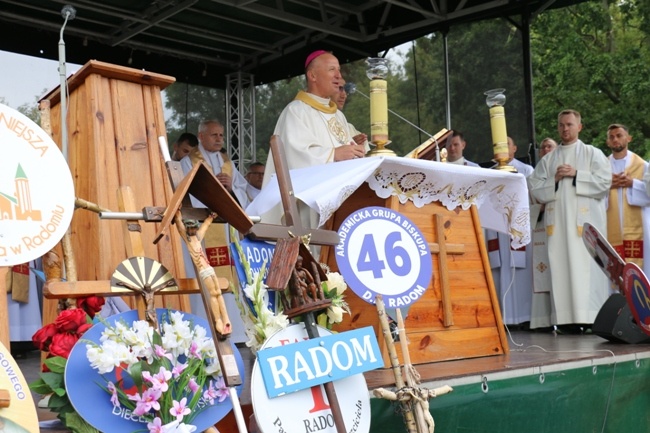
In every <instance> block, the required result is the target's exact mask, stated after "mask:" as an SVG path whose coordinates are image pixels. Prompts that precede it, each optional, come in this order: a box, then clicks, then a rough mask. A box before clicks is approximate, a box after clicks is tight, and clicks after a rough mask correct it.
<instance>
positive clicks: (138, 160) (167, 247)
mask: <svg viewBox="0 0 650 433" xmlns="http://www.w3.org/2000/svg"><path fill="white" fill-rule="evenodd" d="M174 81H175V79H174V78H173V77H170V76H166V75H160V74H155V73H152V72H147V71H142V70H138V69H132V68H126V67H122V66H117V65H112V64H108V63H103V62H98V61H95V60H91V61H89V62H88V63H86V64H85V65H84V66H83V67H82V68H81V69H79V71H77V73H75V74H74V75H73V76H71V77H70V78H68V87H69V98H68V114H67V129H68V136H69V144H68V164H69V166H70V170H71V171H72V176H73V179H74V185H75V194H76V196H77V197H79V198H82V199H84V200H88V201H90V202H92V203H96V204H97V205H99V206H100V207H102V208H105V209H110V210H112V211H120V210H124V209H120V204H119V201H118V190H120V189H121V188H125V187H128V188H130V190H131V191H132V192H133V202H134V203H135V205H136V206H137V207H138V208H137V209H126V210H127V211H140V210H142V208H144V207H147V206H153V207H163V208H164V207H165V206H167V204H168V203H169V200H170V198H171V197H172V195H173V191H172V189H171V186H170V183H169V181H168V179H167V173H166V171H165V165H164V161H163V159H162V157H161V154H160V148H159V145H158V137H159V136H165V137H166V135H167V133H166V130H165V120H164V117H163V106H162V100H161V95H160V92H161V90H162V89H164V88H165V87H167V86H168V85H170V84H171V83H173V82H174ZM60 97H61V95H60V88H57V89H55V90H53V91H52V92H50V93H49V94H48V95H46V96H45V97H44V99H47V100H49V101H50V106H51V122H52V134H53V138H54V141H55V142H56V143H59V145H60V143H61V106H60ZM124 225H125V222H124V221H117V220H100V218H99V216H98V215H97V214H96V213H92V212H89V211H85V210H77V211H76V212H75V215H74V217H73V219H72V224H71V227H70V231H71V243H72V248H73V251H74V253H75V257H76V263H77V276H78V280H79V281H95V280H109V279H110V278H111V275H112V273H113V271H114V270H115V269H116V268H117V266H118V265H119V264H120V263H121V262H122V261H123V260H124V259H126V258H128V257H129V254H128V253H129V249H130V248H129V245H128V239H127V237H128V235H125V231H124ZM132 225H133V224H131V222H129V227H131V226H132ZM158 229H159V224H155V223H143V224H139V228H138V227H134V230H136V231H138V233H139V236H140V237H141V239H142V246H143V248H144V255H145V256H146V257H149V258H151V259H153V260H156V261H158V262H160V263H162V264H163V265H164V266H165V267H166V268H167V269H168V270H169V271H170V272H171V274H172V275H174V277H176V278H181V277H184V276H185V267H184V265H183V258H182V252H181V242H180V238H179V236H178V233H176V232H174V231H171V230H170V231H168V232H167V233H166V234H165V236H164V238H163V239H161V240H160V241H159V242H158V243H157V244H156V245H154V243H153V240H154V238H155V236H156V232H157V231H158ZM186 298H187V296H186V295H178V294H170V295H165V296H161V297H157V298H156V306H157V307H168V308H175V309H179V310H185V311H189V302H188V300H187V299H186Z"/></svg>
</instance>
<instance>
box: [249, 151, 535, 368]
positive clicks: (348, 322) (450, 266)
mask: <svg viewBox="0 0 650 433" xmlns="http://www.w3.org/2000/svg"><path fill="white" fill-rule="evenodd" d="M291 180H292V183H293V187H294V195H295V197H296V198H297V199H299V200H300V201H302V202H303V203H304V204H305V205H307V206H309V208H311V209H312V210H313V212H314V213H316V214H317V215H318V225H319V226H324V227H326V228H328V229H331V230H338V229H339V226H340V225H341V223H342V222H343V220H345V218H346V217H347V216H348V215H350V214H351V213H353V212H354V211H356V210H358V209H361V208H364V207H368V206H381V207H385V208H388V209H391V210H393V211H397V212H399V213H401V214H403V215H405V216H407V217H408V218H410V219H411V220H412V221H414V222H415V224H416V225H417V226H418V227H419V229H420V230H421V231H422V233H423V234H424V237H425V239H426V241H427V243H428V245H429V247H430V250H431V260H432V268H433V269H434V272H433V277H432V278H431V281H430V284H429V286H428V287H427V290H426V291H425V293H424V295H423V296H422V298H420V299H419V300H418V301H417V302H415V303H414V304H412V305H411V306H410V308H409V309H408V310H403V314H404V315H405V316H406V319H405V327H406V331H407V338H408V340H409V352H410V354H411V360H412V361H413V363H415V364H421V363H427V362H435V361H443V360H449V359H462V358H473V357H479V356H490V355H499V354H504V353H508V342H507V338H506V335H505V330H504V326H503V322H502V319H501V313H500V310H499V303H498V300H497V297H496V292H495V289H494V284H493V281H492V274H491V270H490V265H489V262H488V259H487V251H486V248H485V242H484V240H483V230H482V228H489V229H493V230H497V231H501V232H504V233H508V234H509V235H510V237H511V245H512V247H513V248H515V249H516V248H520V247H521V246H523V245H526V244H528V243H529V242H530V223H529V209H528V192H527V186H526V180H525V178H524V177H523V176H522V175H520V174H513V173H505V172H500V171H496V170H487V169H482V168H476V167H465V166H457V165H452V164H445V163H438V162H433V161H426V160H418V159H407V158H398V157H373V158H364V159H358V160H350V161H344V162H337V163H332V164H327V165H323V166H317V167H309V168H306V169H300V170H292V171H291ZM279 203H280V196H279V192H278V188H277V183H276V182H275V179H272V180H271V182H270V183H269V184H268V185H267V186H265V188H264V189H263V190H262V192H261V193H260V195H259V196H258V197H257V198H256V199H255V201H253V202H252V203H251V204H250V205H249V207H248V208H247V209H246V212H247V214H248V215H255V216H260V217H261V218H262V222H265V221H268V220H269V219H275V220H277V217H278V207H279ZM270 222H277V221H270ZM334 251H335V248H332V247H323V248H322V249H321V254H320V260H321V262H323V263H325V264H327V265H328V266H329V267H330V268H331V269H332V270H333V271H337V270H338V267H337V263H336V259H335V254H334ZM346 301H347V302H348V303H349V305H350V308H351V311H352V313H351V314H350V315H345V316H344V321H343V322H342V323H341V324H339V325H338V327H336V328H335V329H336V330H338V331H345V330H350V329H356V328H360V327H364V326H373V327H374V328H375V333H376V334H377V335H381V328H380V325H379V320H378V318H377V313H376V311H375V307H374V305H371V304H369V303H367V302H366V301H364V300H362V299H361V298H360V297H358V296H357V295H356V294H355V293H353V292H352V291H351V290H350V291H348V292H346ZM389 314H390V311H389ZM382 343H383V342H380V347H381V349H382V355H383V356H384V361H385V365H386V366H388V365H389V362H388V353H387V348H386V347H385V344H382ZM399 352H400V350H399V349H398V353H399Z"/></svg>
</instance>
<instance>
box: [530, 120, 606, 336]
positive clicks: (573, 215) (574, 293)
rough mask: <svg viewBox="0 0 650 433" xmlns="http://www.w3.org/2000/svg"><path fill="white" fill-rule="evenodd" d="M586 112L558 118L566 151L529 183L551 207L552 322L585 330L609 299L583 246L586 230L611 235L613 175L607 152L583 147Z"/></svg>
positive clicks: (548, 220)
mask: <svg viewBox="0 0 650 433" xmlns="http://www.w3.org/2000/svg"><path fill="white" fill-rule="evenodd" d="M581 129H582V123H581V119H580V113H578V112H577V111H575V110H564V111H562V112H561V113H560V114H559V116H558V133H559V134H560V138H561V141H562V143H561V146H558V148H557V149H556V150H555V151H554V152H552V153H550V154H549V155H548V156H546V157H545V158H543V159H542V160H541V161H540V162H539V164H537V166H536V167H535V171H534V172H533V174H532V175H531V176H530V177H529V178H528V185H529V189H530V193H531V194H532V196H533V197H534V198H535V199H536V200H537V201H539V202H540V203H545V204H546V208H545V211H544V224H545V226H546V233H547V235H548V252H549V257H550V265H551V278H552V282H553V286H552V288H551V322H552V323H553V324H554V325H574V326H579V327H580V328H585V327H588V326H590V325H591V324H593V322H594V319H595V318H596V315H597V314H598V312H599V310H600V308H601V307H602V305H603V303H604V302H605V301H606V299H607V296H608V290H609V289H608V280H607V277H606V276H605V274H604V273H603V272H602V271H601V270H600V268H599V267H598V265H597V264H596V262H595V261H594V260H593V259H592V257H591V256H590V255H589V252H588V251H587V248H586V247H585V245H584V243H583V241H582V227H583V225H584V224H585V223H587V222H588V223H591V224H593V225H594V226H595V227H596V228H597V229H598V230H599V231H601V232H602V233H603V234H604V235H606V233H607V217H606V210H605V198H606V197H607V195H608V194H609V188H610V185H611V183H612V170H611V168H610V164H609V161H608V160H607V157H606V156H605V154H603V152H602V151H601V150H600V149H598V148H596V147H593V146H591V145H588V144H585V143H583V142H582V141H581V140H580V139H579V138H578V135H579V132H580V130H581Z"/></svg>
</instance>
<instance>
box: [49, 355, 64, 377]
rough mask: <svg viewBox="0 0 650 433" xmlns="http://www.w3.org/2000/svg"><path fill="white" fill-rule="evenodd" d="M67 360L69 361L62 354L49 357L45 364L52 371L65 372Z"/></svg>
mask: <svg viewBox="0 0 650 433" xmlns="http://www.w3.org/2000/svg"><path fill="white" fill-rule="evenodd" d="M66 362H68V360H67V359H65V358H63V357H61V356H53V357H52V358H47V359H46V360H45V365H47V368H49V369H50V371H51V372H52V373H59V374H63V373H64V372H65V364H66Z"/></svg>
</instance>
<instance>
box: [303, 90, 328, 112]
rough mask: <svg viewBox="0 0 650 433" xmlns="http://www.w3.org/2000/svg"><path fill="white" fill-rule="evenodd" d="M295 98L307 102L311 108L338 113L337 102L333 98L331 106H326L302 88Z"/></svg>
mask: <svg viewBox="0 0 650 433" xmlns="http://www.w3.org/2000/svg"><path fill="white" fill-rule="evenodd" d="M293 99H294V100H295V101H302V102H304V103H305V104H307V105H309V106H310V107H311V108H314V109H316V110H318V111H322V112H323V113H325V114H334V113H336V110H337V107H336V104H335V103H334V102H333V101H332V100H331V99H330V103H329V106H327V107H325V106H324V105H323V104H321V103H320V102H318V101H316V100H315V99H314V98H312V97H311V96H309V94H308V93H307V92H304V91H302V90H300V91H298V94H297V95H296V97H295V98H293Z"/></svg>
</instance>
